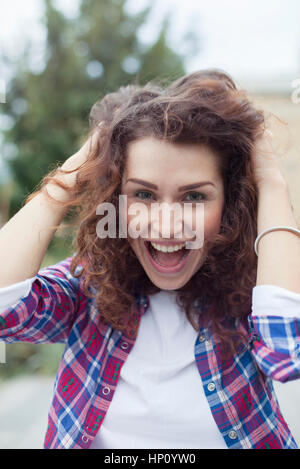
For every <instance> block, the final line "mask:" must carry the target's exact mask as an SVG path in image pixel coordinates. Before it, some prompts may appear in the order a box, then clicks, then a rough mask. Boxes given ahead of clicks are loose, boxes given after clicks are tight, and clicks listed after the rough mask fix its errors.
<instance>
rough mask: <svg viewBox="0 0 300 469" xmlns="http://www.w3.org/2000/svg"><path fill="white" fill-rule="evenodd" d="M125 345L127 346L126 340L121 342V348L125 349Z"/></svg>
mask: <svg viewBox="0 0 300 469" xmlns="http://www.w3.org/2000/svg"><path fill="white" fill-rule="evenodd" d="M127 347H128V343H127V342H122V344H121V348H122V349H123V350H125V349H127Z"/></svg>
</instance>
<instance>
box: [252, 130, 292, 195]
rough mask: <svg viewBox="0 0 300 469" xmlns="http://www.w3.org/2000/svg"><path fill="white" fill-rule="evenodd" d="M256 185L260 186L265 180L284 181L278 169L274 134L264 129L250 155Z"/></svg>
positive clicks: (278, 162)
mask: <svg viewBox="0 0 300 469" xmlns="http://www.w3.org/2000/svg"><path fill="white" fill-rule="evenodd" d="M251 162H252V168H253V174H254V178H255V182H256V186H257V187H258V188H260V187H261V186H263V185H265V184H266V183H267V182H269V181H270V182H276V181H279V182H285V180H284V176H283V174H282V172H281V169H280V161H279V156H278V154H277V152H276V150H275V143H274V135H273V133H272V132H271V131H270V130H268V129H266V130H265V131H264V133H263V134H262V135H260V136H259V137H258V138H257V140H256V142H255V146H254V150H253V152H252V155H251Z"/></svg>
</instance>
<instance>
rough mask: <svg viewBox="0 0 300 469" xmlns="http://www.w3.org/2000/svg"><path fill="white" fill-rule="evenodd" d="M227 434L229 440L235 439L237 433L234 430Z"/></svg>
mask: <svg viewBox="0 0 300 469" xmlns="http://www.w3.org/2000/svg"><path fill="white" fill-rule="evenodd" d="M228 436H229V438H230V439H231V440H235V439H236V438H237V433H236V432H235V431H234V430H231V432H229V433H228Z"/></svg>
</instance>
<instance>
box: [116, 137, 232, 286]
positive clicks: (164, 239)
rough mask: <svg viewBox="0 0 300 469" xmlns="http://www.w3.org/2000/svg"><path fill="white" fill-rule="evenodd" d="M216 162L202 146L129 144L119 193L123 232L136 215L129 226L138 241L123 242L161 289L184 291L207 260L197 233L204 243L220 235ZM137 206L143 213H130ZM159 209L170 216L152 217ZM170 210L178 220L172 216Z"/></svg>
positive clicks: (151, 142) (152, 140) (220, 193)
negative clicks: (124, 201) (123, 205)
mask: <svg viewBox="0 0 300 469" xmlns="http://www.w3.org/2000/svg"><path fill="white" fill-rule="evenodd" d="M218 158H219V157H218V155H216V154H215V153H214V152H213V151H212V150H211V149H210V148H208V147H206V146H204V145H201V144H177V143H176V144H173V143H169V142H166V141H163V140H160V139H157V138H153V137H147V138H143V139H141V140H137V141H134V142H131V143H130V144H129V147H128V156H127V161H126V166H125V170H124V173H123V177H122V190H121V193H122V194H123V195H126V196H127V226H129V225H130V223H131V222H133V221H136V220H137V218H136V217H137V214H139V218H138V219H139V224H138V226H136V225H134V226H136V227H137V229H138V230H140V235H139V236H138V237H133V236H131V237H128V241H129V243H130V245H131V247H132V249H133V251H134V252H135V254H136V256H137V258H138V259H139V261H140V263H141V264H142V266H143V268H144V270H145V272H146V274H147V275H148V277H149V278H150V280H151V281H152V282H153V283H154V284H155V285H156V286H157V287H159V288H160V289H163V290H177V289H179V288H181V287H182V286H183V285H185V284H186V283H187V282H188V281H189V280H190V278H191V277H192V276H193V275H194V274H195V273H196V272H197V271H198V270H199V269H200V268H201V266H202V264H203V263H204V261H205V258H206V256H207V252H205V245H204V246H202V243H199V239H201V236H200V233H202V234H203V239H204V241H205V240H207V239H209V238H210V237H212V236H213V235H215V234H217V233H218V232H219V229H220V223H221V218H222V211H223V205H224V187H223V181H222V177H221V173H220V169H219V165H218V161H219V160H218ZM137 202H138V203H139V204H142V205H143V208H144V209H143V211H142V212H136V211H135V210H133V209H134V208H135V207H136V206H133V204H136V203H137ZM158 203H159V204H161V203H165V207H167V208H170V209H171V212H165V213H164V215H163V214H162V213H163V212H159V211H157V207H160V206H159V205H158ZM175 203H176V205H172V204H175ZM155 205H156V210H154V207H155ZM175 206H176V207H177V209H179V212H177V214H179V215H180V214H181V218H180V216H179V218H176V216H175V214H174V212H173V215H172V207H175ZM180 208H181V209H182V210H181V211H180ZM203 208H204V213H203ZM167 213H171V215H170V216H165V215H166V214H167ZM188 241H190V242H192V244H190V245H187V244H186V242H188ZM193 241H194V243H193ZM195 241H197V242H195ZM200 244H201V246H200V247H196V248H195V246H199V245H200ZM191 245H193V246H194V247H193V248H192V249H191V248H188V249H187V247H188V246H191Z"/></svg>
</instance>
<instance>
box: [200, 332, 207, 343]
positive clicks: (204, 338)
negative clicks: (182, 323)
mask: <svg viewBox="0 0 300 469" xmlns="http://www.w3.org/2000/svg"><path fill="white" fill-rule="evenodd" d="M205 340H206V337H205V335H204V334H201V335H199V342H205Z"/></svg>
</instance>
